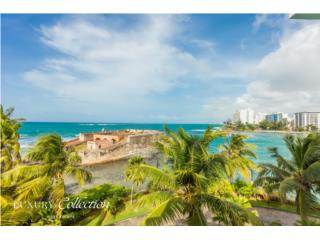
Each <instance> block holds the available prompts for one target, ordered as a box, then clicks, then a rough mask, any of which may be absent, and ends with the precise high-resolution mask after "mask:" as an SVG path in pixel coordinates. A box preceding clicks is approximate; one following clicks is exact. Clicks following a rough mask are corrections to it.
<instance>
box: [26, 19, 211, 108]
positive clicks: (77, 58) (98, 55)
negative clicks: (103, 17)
mask: <svg viewBox="0 0 320 240" xmlns="http://www.w3.org/2000/svg"><path fill="white" fill-rule="evenodd" d="M177 19H178V20H177ZM181 19H182V21H184V18H173V17H171V16H167V15H152V16H148V17H145V18H144V20H143V21H142V22H141V23H140V24H137V25H136V26H133V27H132V28H130V29H129V30H123V29H114V28H112V27H110V26H109V25H108V24H107V23H101V22H100V23H98V24H97V23H96V21H94V20H90V19H87V18H85V19H80V18H71V19H67V20H64V21H62V22H59V23H57V24H56V25H53V26H42V27H41V29H40V32H41V35H42V36H41V40H42V42H43V43H44V44H46V45H47V46H49V47H51V48H54V49H56V50H57V51H58V52H60V53H62V54H63V56H62V57H61V58H50V59H46V60H45V61H44V63H43V65H42V66H41V67H39V68H35V69H33V70H30V71H28V72H26V73H25V74H24V78H25V79H26V80H27V81H29V82H30V83H32V84H34V85H35V86H37V87H40V88H42V89H45V90H47V91H51V92H53V93H55V94H57V95H59V96H66V97H71V98H74V99H84V98H86V99H87V100H88V101H92V102H94V103H97V102H100V103H101V102H102V103H117V102H119V101H123V100H124V98H126V99H127V98H128V97H130V98H131V101H133V102H134V100H135V98H139V97H142V96H145V95H147V94H150V93H153V92H164V91H168V90H170V89H172V88H174V87H175V86H176V85H179V84H182V82H183V81H185V79H193V80H204V81H205V80H206V79H208V78H211V77H212V76H213V74H214V71H213V69H212V66H211V63H210V62H209V61H207V60H206V59H203V58H197V57H195V56H193V55H192V54H191V53H190V52H187V51H185V50H182V49H179V48H178V47H176V46H175V45H174V44H173V43H172V41H173V40H174V38H175V36H176V34H178V33H179V31H180V30H181V26H180V25H179V23H180V22H179V21H181ZM199 41H200V40H199ZM201 43H202V44H204V43H205V45H206V47H209V48H212V45H208V44H209V42H206V41H203V42H201ZM128 104H130V103H128Z"/></svg>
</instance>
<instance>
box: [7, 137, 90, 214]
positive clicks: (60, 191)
mask: <svg viewBox="0 0 320 240" xmlns="http://www.w3.org/2000/svg"><path fill="white" fill-rule="evenodd" d="M26 160H27V162H26V163H25V164H23V165H19V166H16V167H15V168H13V169H11V170H9V171H7V172H5V173H3V174H2V185H3V186H5V187H6V189H8V191H9V189H11V197H13V198H14V199H16V200H17V201H22V200H49V201H50V202H52V203H53V206H54V211H55V214H56V218H59V217H60V216H61V213H62V209H61V208H60V207H59V204H58V203H59V202H61V201H62V200H63V198H64V195H65V190H64V186H65V184H64V176H65V175H72V176H74V177H75V178H76V179H77V180H78V182H79V183H80V185H82V184H84V182H86V181H90V180H91V173H90V172H88V171H87V170H85V169H84V168H81V167H80V163H81V159H80V157H79V156H78V155H77V153H76V152H75V151H72V150H65V149H64V144H63V141H62V139H61V137H60V136H59V135H57V134H50V135H46V136H42V137H40V138H39V140H38V141H37V143H36V144H35V146H34V147H33V148H32V149H31V150H30V151H29V152H28V153H27V156H26ZM12 189H14V190H12Z"/></svg>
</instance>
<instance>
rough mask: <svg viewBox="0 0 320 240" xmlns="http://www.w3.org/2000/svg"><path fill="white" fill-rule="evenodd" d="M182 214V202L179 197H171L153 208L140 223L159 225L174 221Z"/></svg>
mask: <svg viewBox="0 0 320 240" xmlns="http://www.w3.org/2000/svg"><path fill="white" fill-rule="evenodd" d="M183 214H184V203H183V201H182V199H181V198H180V197H173V198H170V199H168V200H167V201H165V202H163V203H162V204H160V205H158V206H157V207H156V208H154V209H153V210H152V211H151V212H150V213H149V214H148V215H147V216H146V218H145V219H144V220H143V222H142V224H141V225H146V226H159V225H162V224H165V223H175V221H176V220H177V219H179V218H181V217H182V216H183Z"/></svg>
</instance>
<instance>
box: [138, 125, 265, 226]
mask: <svg viewBox="0 0 320 240" xmlns="http://www.w3.org/2000/svg"><path fill="white" fill-rule="evenodd" d="M165 131H166V133H167V135H166V136H163V137H162V139H161V141H160V142H158V143H157V144H156V146H157V147H158V149H159V150H161V151H162V152H163V154H164V156H166V158H167V159H168V161H167V165H166V166H165V167H164V168H163V169H159V168H156V167H153V166H150V165H146V164H140V165H138V166H137V167H136V169H135V171H134V174H139V175H141V174H142V175H143V176H144V178H145V180H148V181H151V183H152V186H153V191H151V192H149V193H148V194H145V195H144V196H142V197H141V198H140V199H139V200H138V204H140V205H141V204H148V203H149V204H150V203H152V204H153V205H154V208H153V210H152V211H151V212H150V213H149V214H148V215H147V216H146V218H145V219H144V221H143V223H142V224H143V225H162V224H170V223H171V224H175V223H176V222H177V221H181V223H182V224H188V225H207V219H206V217H205V214H204V209H208V210H209V211H210V212H211V213H212V214H213V215H214V216H219V218H220V219H222V221H223V222H224V223H225V224H227V225H244V224H258V223H259V221H258V220H257V218H256V217H255V215H254V214H253V213H251V212H250V211H248V210H247V209H245V208H243V207H242V206H240V205H238V204H236V203H234V202H231V201H228V200H227V199H226V198H223V197H220V196H216V195H214V194H212V193H210V192H209V191H208V189H209V186H210V184H212V181H215V180H218V179H223V178H224V177H225V176H226V168H225V159H224V158H223V156H222V155H221V154H220V153H216V154H214V153H209V145H210V143H211V142H212V141H213V140H215V139H217V138H218V137H221V136H224V133H223V132H220V131H213V130H212V127H208V128H207V130H206V131H205V133H204V135H203V136H193V135H189V134H187V133H186V132H185V131H184V130H183V129H179V130H178V133H175V132H173V131H171V130H170V129H168V128H165ZM155 189H157V190H155Z"/></svg>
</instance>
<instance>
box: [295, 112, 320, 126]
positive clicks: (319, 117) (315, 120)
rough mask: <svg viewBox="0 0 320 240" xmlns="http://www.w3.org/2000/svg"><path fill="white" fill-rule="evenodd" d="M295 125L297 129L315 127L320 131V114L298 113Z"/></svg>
mask: <svg viewBox="0 0 320 240" xmlns="http://www.w3.org/2000/svg"><path fill="white" fill-rule="evenodd" d="M294 125H295V127H296V128H305V127H307V126H310V125H312V126H315V127H317V128H318V129H320V112H298V113H295V114H294Z"/></svg>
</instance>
